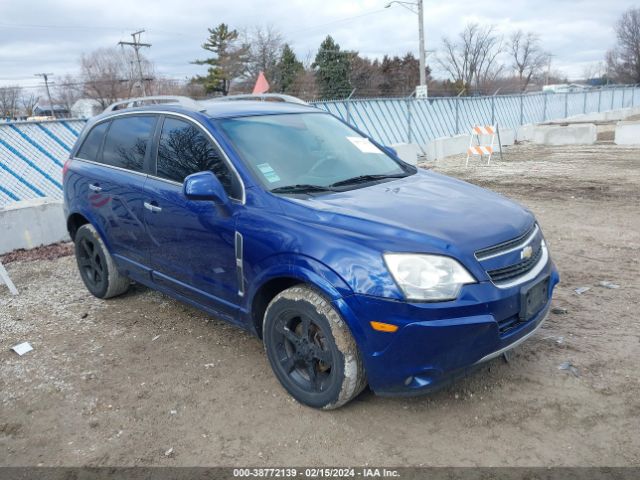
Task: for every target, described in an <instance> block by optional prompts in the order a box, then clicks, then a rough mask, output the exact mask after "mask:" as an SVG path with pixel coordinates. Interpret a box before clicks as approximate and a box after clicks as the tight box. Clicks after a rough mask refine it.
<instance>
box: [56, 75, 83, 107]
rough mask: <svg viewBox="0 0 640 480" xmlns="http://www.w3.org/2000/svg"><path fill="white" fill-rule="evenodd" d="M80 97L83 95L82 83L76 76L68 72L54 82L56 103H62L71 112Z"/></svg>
mask: <svg viewBox="0 0 640 480" xmlns="http://www.w3.org/2000/svg"><path fill="white" fill-rule="evenodd" d="M80 97H82V84H81V83H79V82H78V80H77V79H76V78H75V77H73V76H71V75H68V74H67V75H65V76H63V77H62V78H61V79H59V81H56V83H55V84H54V87H53V100H54V103H56V104H58V105H62V106H63V107H64V108H65V109H66V110H67V111H68V112H71V107H73V104H74V103H76V101H77V100H78V99H80Z"/></svg>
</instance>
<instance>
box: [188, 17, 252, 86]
mask: <svg viewBox="0 0 640 480" xmlns="http://www.w3.org/2000/svg"><path fill="white" fill-rule="evenodd" d="M207 30H209V38H208V39H207V41H206V42H205V43H204V44H203V45H202V48H204V49H205V50H207V51H209V52H212V53H213V54H214V55H215V56H214V57H212V58H207V59H205V60H196V61H195V62H193V63H195V64H196V65H209V69H208V72H207V75H206V76H205V77H201V76H198V77H197V81H198V82H200V83H202V84H203V86H204V89H205V91H206V92H207V93H212V92H221V93H222V94H223V95H227V94H228V93H229V86H230V85H231V81H232V80H233V79H234V78H237V77H238V76H240V75H242V74H243V73H244V71H245V69H246V64H247V57H248V52H249V47H248V46H247V45H238V32H237V31H236V30H229V26H228V25H227V24H225V23H221V24H220V25H218V26H217V27H216V28H208V29H207Z"/></svg>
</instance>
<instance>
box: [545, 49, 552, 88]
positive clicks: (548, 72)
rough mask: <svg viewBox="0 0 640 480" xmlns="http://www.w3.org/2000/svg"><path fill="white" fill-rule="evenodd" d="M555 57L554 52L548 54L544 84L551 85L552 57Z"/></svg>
mask: <svg viewBox="0 0 640 480" xmlns="http://www.w3.org/2000/svg"><path fill="white" fill-rule="evenodd" d="M553 57H555V55H553V54H551V53H550V54H548V59H547V74H546V75H545V80H544V84H545V85H549V76H550V75H551V59H552V58H553Z"/></svg>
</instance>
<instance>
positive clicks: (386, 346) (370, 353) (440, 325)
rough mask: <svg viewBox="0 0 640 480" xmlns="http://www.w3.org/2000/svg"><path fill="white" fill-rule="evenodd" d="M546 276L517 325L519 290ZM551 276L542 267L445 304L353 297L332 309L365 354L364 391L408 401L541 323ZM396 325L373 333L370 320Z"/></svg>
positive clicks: (554, 276) (469, 289)
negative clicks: (536, 303)
mask: <svg viewBox="0 0 640 480" xmlns="http://www.w3.org/2000/svg"><path fill="white" fill-rule="evenodd" d="M547 276H548V277H549V289H548V296H547V299H546V302H545V304H544V305H543V307H542V308H541V309H540V311H539V312H538V313H537V314H535V315H534V316H533V317H532V318H530V319H529V320H528V321H526V322H522V321H519V317H518V314H519V312H520V298H521V297H520V290H521V289H523V288H526V287H527V286H530V285H533V284H535V283H537V282H539V281H541V280H542V279H544V278H545V277H547ZM558 282H559V275H558V272H557V270H556V268H555V266H554V265H553V262H551V261H549V262H548V263H547V265H546V266H545V268H544V269H542V271H540V272H539V274H538V275H537V276H536V277H535V278H533V279H530V280H529V281H528V282H526V283H523V284H520V285H515V286H513V287H512V288H508V289H504V288H497V287H496V286H495V285H493V284H492V283H490V282H481V283H478V284H474V285H468V286H465V287H464V288H463V292H462V293H461V295H460V297H459V298H458V299H457V300H455V301H451V302H439V303H407V302H398V301H393V300H388V299H382V298H377V297H367V296H363V295H353V296H351V297H346V298H344V299H342V300H340V301H339V302H338V304H337V305H336V306H337V307H338V308H340V310H341V311H342V314H343V316H344V317H345V319H346V320H347V323H349V325H350V326H351V329H352V332H353V333H354V336H355V338H356V341H357V342H358V345H359V347H360V350H361V352H362V353H363V356H364V362H365V368H366V370H367V377H368V379H369V385H370V387H371V389H372V390H374V391H375V392H376V393H378V394H382V395H394V394H395V395H412V394H419V393H425V392H427V391H431V390H434V389H437V388H440V387H442V386H444V385H446V384H447V383H449V382H450V381H451V380H453V379H455V378H457V377H459V376H462V375H464V374H466V373H467V372H469V371H470V370H471V369H473V367H475V366H478V365H479V364H481V363H483V362H485V361H488V360H491V359H492V358H495V357H497V356H499V355H501V354H502V353H504V352H505V351H507V350H510V349H512V348H514V347H515V346H517V345H519V344H520V343H522V342H523V341H525V340H526V339H527V338H529V337H530V336H532V335H533V334H534V332H535V331H536V330H537V329H538V328H539V327H540V326H541V325H542V323H543V322H544V319H545V318H546V316H547V314H548V312H549V309H550V305H551V298H552V293H553V288H554V287H555V285H556V284H557V283H558ZM375 320H377V321H383V322H388V323H393V324H396V325H398V326H399V327H400V328H399V330H398V331H396V332H395V333H384V332H377V331H374V330H373V329H372V328H371V327H370V326H369V322H370V321H375Z"/></svg>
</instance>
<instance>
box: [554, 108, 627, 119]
mask: <svg viewBox="0 0 640 480" xmlns="http://www.w3.org/2000/svg"><path fill="white" fill-rule="evenodd" d="M633 115H640V107H630V108H620V109H618V110H608V111H606V112H594V113H587V114H581V115H573V116H571V117H568V118H565V119H562V120H556V121H554V122H553V123H575V122H615V121H620V120H624V119H625V118H629V117H631V116H633Z"/></svg>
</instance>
